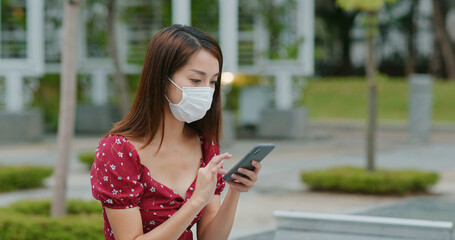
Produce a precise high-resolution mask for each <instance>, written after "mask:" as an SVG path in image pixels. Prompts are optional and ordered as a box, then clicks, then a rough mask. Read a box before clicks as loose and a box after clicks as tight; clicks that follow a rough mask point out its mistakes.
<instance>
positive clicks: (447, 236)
mask: <svg viewBox="0 0 455 240" xmlns="http://www.w3.org/2000/svg"><path fill="white" fill-rule="evenodd" d="M274 216H275V218H276V220H277V231H276V233H275V239H289V240H292V239H300V240H306V239H320V240H348V239H349V240H357V239H358V240H360V239H362V240H392V239H393V240H402V239H416V240H451V239H452V236H453V230H454V226H453V223H452V222H442V221H427V220H415V219H401V218H385V217H370V216H358V215H355V216H354V215H343V214H326V213H307V212H298V211H275V212H274Z"/></svg>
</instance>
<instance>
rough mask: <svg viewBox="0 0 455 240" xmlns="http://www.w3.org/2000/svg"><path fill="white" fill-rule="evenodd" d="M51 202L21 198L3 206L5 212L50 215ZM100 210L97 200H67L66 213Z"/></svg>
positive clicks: (84, 212)
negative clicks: (5, 206) (6, 206)
mask: <svg viewBox="0 0 455 240" xmlns="http://www.w3.org/2000/svg"><path fill="white" fill-rule="evenodd" d="M50 208H51V202H50V201H49V200H23V201H19V202H15V203H13V204H11V205H9V206H8V208H5V209H4V211H5V212H9V213H21V214H25V215H40V216H49V215H50ZM101 211H102V207H101V204H100V203H99V202H98V201H81V200H74V199H72V200H68V202H67V213H68V214H70V215H81V214H86V215H88V214H99V213H101Z"/></svg>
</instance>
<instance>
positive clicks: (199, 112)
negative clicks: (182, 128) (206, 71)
mask: <svg viewBox="0 0 455 240" xmlns="http://www.w3.org/2000/svg"><path fill="white" fill-rule="evenodd" d="M168 79H169V81H171V83H172V84H174V86H176V87H177V88H178V89H180V90H181V91H182V100H180V102H179V103H177V104H173V103H171V101H170V100H169V98H168V97H167V96H165V97H166V99H167V101H168V102H169V106H170V108H171V112H172V114H173V115H174V117H175V118H177V119H178V120H180V121H182V122H187V123H192V122H194V121H197V120H199V119H202V118H203V117H204V116H205V114H206V113H207V111H208V110H209V109H210V107H211V106H212V99H213V93H214V92H215V89H214V88H211V87H183V89H182V88H180V87H179V86H177V84H175V82H173V81H172V80H171V79H170V78H169V77H168Z"/></svg>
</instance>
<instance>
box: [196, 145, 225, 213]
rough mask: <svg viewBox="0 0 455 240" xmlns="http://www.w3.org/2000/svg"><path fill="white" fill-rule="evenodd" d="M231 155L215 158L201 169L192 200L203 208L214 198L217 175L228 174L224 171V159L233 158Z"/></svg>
mask: <svg viewBox="0 0 455 240" xmlns="http://www.w3.org/2000/svg"><path fill="white" fill-rule="evenodd" d="M231 157H232V155H231V154H229V153H223V154H220V155H218V156H214V157H213V158H212V160H211V161H210V162H209V163H208V164H207V166H205V167H204V168H199V170H198V173H197V179H196V187H195V191H194V194H193V196H192V197H191V200H193V201H197V202H198V203H199V204H201V205H202V207H205V205H207V204H208V203H209V202H210V200H212V198H213V194H214V193H215V189H216V184H217V174H226V173H227V171H226V170H224V169H222V167H223V164H224V161H223V160H224V159H229V158H231Z"/></svg>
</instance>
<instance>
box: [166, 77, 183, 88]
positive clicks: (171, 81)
mask: <svg viewBox="0 0 455 240" xmlns="http://www.w3.org/2000/svg"><path fill="white" fill-rule="evenodd" d="M167 79H169V81H171V83H172V84H174V86H176V87H177V88H178V89H180V91H183V89H182V88H181V87H179V86H178V85H177V84H176V83H175V82H174V81H172V80H171V78H170V77H167Z"/></svg>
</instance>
